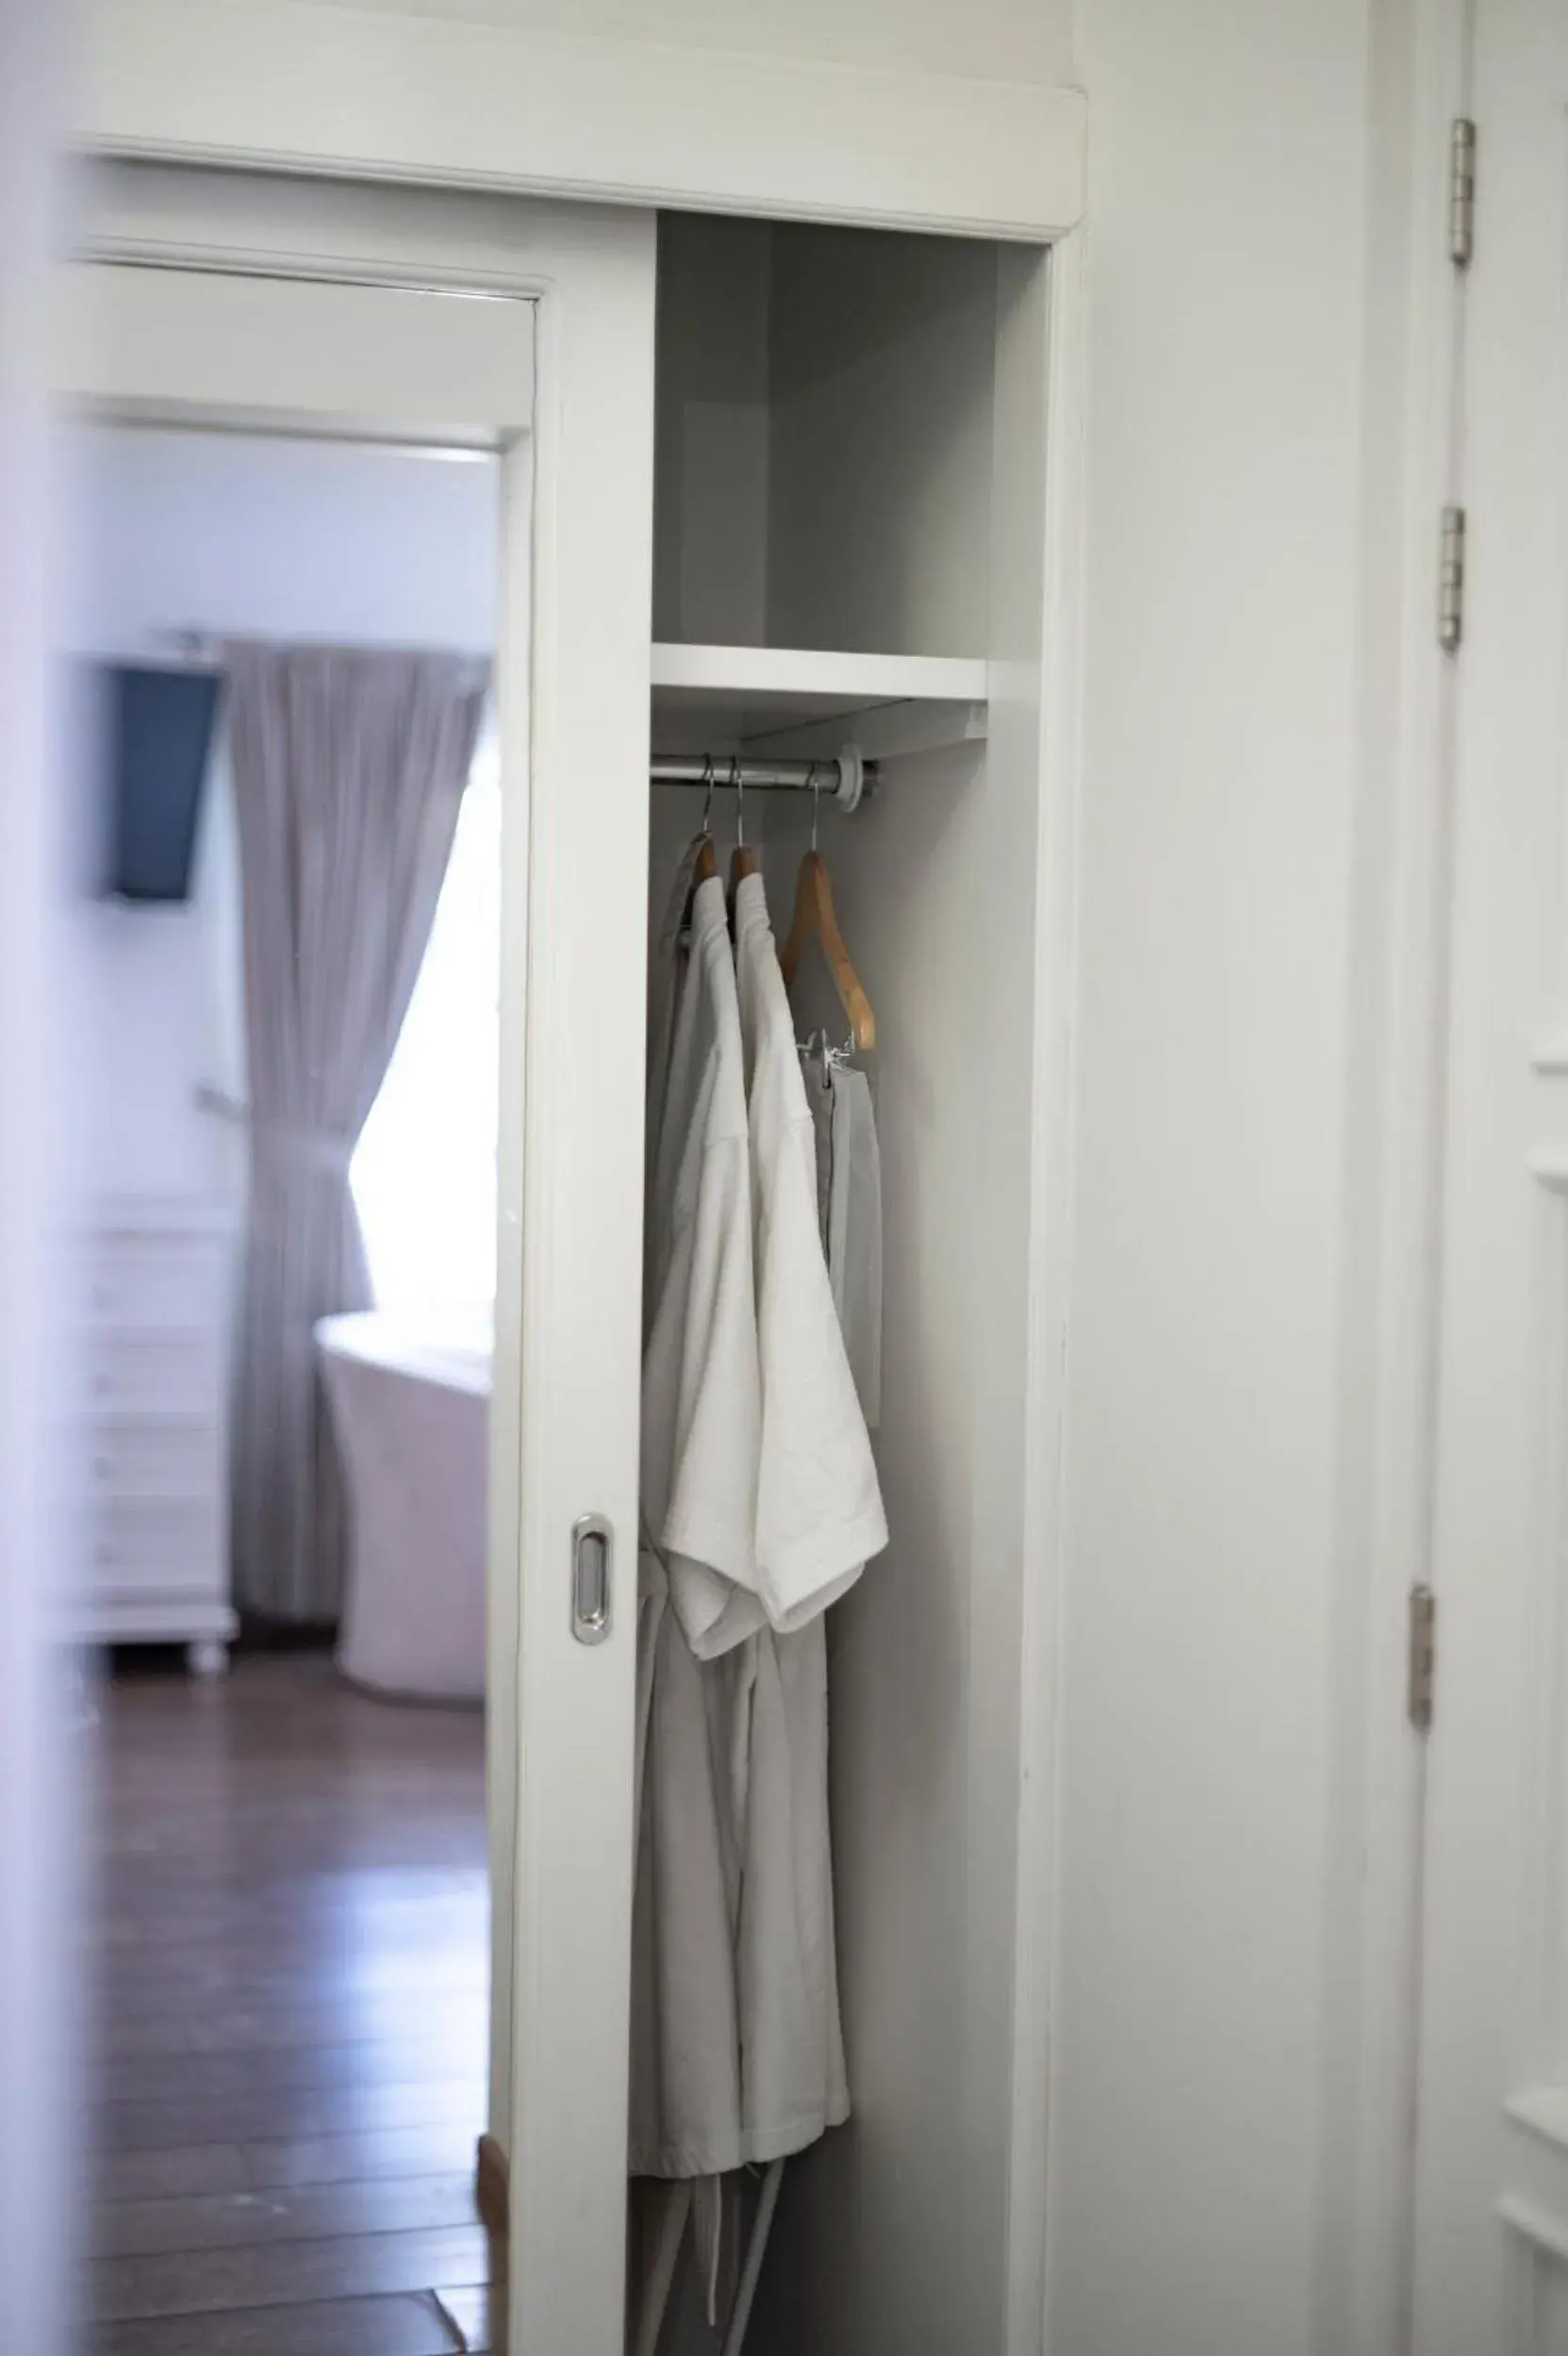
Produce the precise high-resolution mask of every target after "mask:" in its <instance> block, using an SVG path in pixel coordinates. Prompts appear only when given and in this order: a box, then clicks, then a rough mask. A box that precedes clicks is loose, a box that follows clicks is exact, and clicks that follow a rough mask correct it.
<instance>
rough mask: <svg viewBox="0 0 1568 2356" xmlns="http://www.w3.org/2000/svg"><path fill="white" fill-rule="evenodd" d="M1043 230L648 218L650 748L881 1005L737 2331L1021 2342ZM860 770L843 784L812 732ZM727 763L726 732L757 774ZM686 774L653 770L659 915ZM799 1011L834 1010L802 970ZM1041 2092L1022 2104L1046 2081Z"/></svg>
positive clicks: (1034, 1441)
mask: <svg viewBox="0 0 1568 2356" xmlns="http://www.w3.org/2000/svg"><path fill="white" fill-rule="evenodd" d="M1047 269H1048V264H1047V260H1046V257H1045V255H1043V254H1041V253H1038V252H1032V251H1029V250H1018V249H1015V248H1007V249H1004V248H999V247H998V246H995V245H992V244H988V243H981V242H969V241H960V240H957V239H934V238H920V237H904V236H889V235H886V234H884V233H881V232H870V231H848V230H839V229H832V228H818V227H807V226H797V225H793V224H767V223H761V222H746V221H728V220H711V219H710V220H704V219H701V218H694V217H689V216H675V215H671V216H667V217H666V218H665V219H664V220H663V221H662V222H661V223H660V230H659V242H658V306H657V330H656V347H655V371H656V376H655V382H656V408H655V445H654V457H655V505H654V519H653V632H654V645H653V656H652V749H653V750H654V752H655V754H659V755H665V756H671V755H674V756H679V755H693V756H709V755H711V756H713V758H714V761H715V766H716V775H717V780H718V783H717V790H716V792H715V794H714V795H713V797H712V816H711V824H712V828H713V831H714V833H715V835H716V838H717V840H718V845H719V848H720V853H721V855H722V853H723V852H724V850H725V848H726V846H727V842H728V840H730V839H733V833H734V823H735V815H736V812H735V805H736V796H735V794H734V791H733V790H732V789H731V787H730V786H729V785H728V784H727V783H726V780H727V778H728V776H729V768H728V766H727V765H728V760H729V759H730V758H731V757H735V758H738V759H739V761H740V762H741V763H742V764H743V765H744V764H745V763H746V762H747V761H748V759H749V758H750V759H751V761H757V762H763V761H766V760H767V758H768V757H769V756H777V757H780V758H784V757H787V756H789V755H796V756H809V757H813V758H816V757H820V759H821V760H822V763H823V775H824V778H825V779H826V781H827V783H828V786H829V789H830V790H828V791H822V792H819V793H818V794H817V796H815V797H814V796H813V795H812V794H811V793H810V792H807V791H801V790H795V791H764V792H753V793H750V794H745V795H744V796H743V816H742V823H743V826H744V830H745V835H746V840H747V842H748V844H750V845H751V846H753V847H754V848H756V849H757V851H758V853H759V855H760V858H761V863H762V868H763V873H764V876H765V878H766V881H767V892H768V899H769V905H770V910H771V914H772V918H773V923H774V929H775V931H776V933H777V934H778V936H779V938H780V939H781V940H782V939H783V938H784V934H785V933H786V932H787V931H788V930H789V921H790V909H791V902H792V899H793V895H794V889H795V878H796V870H797V865H798V863H799V861H800V858H801V853H802V852H803V851H804V850H805V848H806V847H807V844H808V841H809V840H810V838H811V835H812V832H813V825H814V818H815V823H816V827H817V843H818V848H820V850H821V852H822V853H823V855H824V856H825V858H826V860H827V862H828V865H829V868H830V871H831V874H832V877H833V882H834V895H835V899H836V903H837V909H838V914H839V919H840V923H841V926H842V930H843V932H844V935H845V938H846V941H847V943H848V946H849V947H850V953H851V956H852V958H853V960H854V963H855V965H856V968H857V971H858V972H859V975H860V977H861V979H862V980H863V981H864V983H865V986H866V989H867V993H868V995H869V997H870V1000H871V1004H872V1007H873V1008H874V1010H875V1016H876V1027H877V1047H876V1051H875V1053H874V1055H872V1056H871V1057H869V1058H867V1059H866V1060H865V1061H866V1068H867V1070H868V1071H869V1072H870V1074H871V1077H872V1085H873V1088H874V1091H875V1095H876V1104H877V1121H878V1128H879V1133H880V1139H881V1152H882V1170H883V1222H884V1252H885V1261H884V1276H883V1368H884V1375H883V1410H882V1420H881V1430H880V1433H879V1435H878V1437H877V1440H876V1452H877V1458H878V1466H879V1472H880V1475H881V1480H882V1485H883V1496H884V1500H885V1505H886V1511H887V1518H888V1524H889V1527H890V1531H891V1539H890V1543H889V1545H888V1548H887V1551H886V1553H885V1554H884V1555H883V1556H882V1557H879V1558H878V1559H876V1560H874V1561H873V1562H871V1563H870V1564H869V1565H868V1566H867V1570H866V1572H865V1574H864V1575H863V1577H862V1579H861V1580H860V1582H859V1584H858V1585H857V1586H856V1587H855V1588H854V1589H853V1590H851V1592H850V1595H849V1596H848V1597H847V1598H846V1599H845V1600H844V1601H843V1602H842V1603H841V1604H839V1605H837V1606H834V1608H833V1609H832V1610H831V1611H830V1613H829V1618H828V1635H829V1653H830V1679H831V1684H830V1696H831V1699H830V1709H831V1734H830V1772H831V1779H832V1797H833V1818H834V1823H833V1829H834V1844H835V1866H836V1888H837V1900H836V1903H837V1921H838V1945H839V1965H840V1973H841V1982H842V1999H843V2004H844V2014H845V2035H846V2040H847V2044H848V2050H849V2061H850V2084H851V2094H852V2099H853V2102H854V2106H855V2107H854V2115H853V2117H852V2118H851V2121H850V2125H849V2126H848V2127H847V2128H844V2129H841V2130H837V2131H834V2132H832V2133H830V2134H829V2135H828V2136H827V2137H826V2138H825V2139H824V2141H823V2142H822V2143H821V2144H819V2145H818V2146H817V2147H816V2148H815V2149H814V2150H810V2151H808V2152H806V2153H805V2154H803V2155H802V2156H801V2157H800V2158H798V2159H796V2160H794V2161H792V2162H791V2163H790V2164H789V2167H788V2168H787V2170H786V2174H785V2180H784V2192H783V2196H782V2199H781V2205H780V2211H779V2216H778V2220H777V2223H776V2226H775V2228H774V2234H773V2239H772V2241H771V2244H770V2246H769V2249H768V2255H767V2265H766V2269H765V2272H764V2275H763V2279H762V2287H761V2292H760V2295H759V2298H758V2301H757V2305H756V2308H755V2310H754V2314H753V2320H752V2324H751V2336H750V2338H749V2340H748V2347H750V2348H757V2349H759V2350H760V2349H767V2350H777V2351H779V2356H784V2351H785V2350H788V2349H791V2348H812V2349H814V2350H822V2351H824V2356H828V2352H829V2351H834V2352H836V2351H843V2352H844V2356H849V2351H851V2350H870V2349H872V2348H898V2349H900V2351H905V2350H907V2351H911V2356H913V2352H914V2351H917V2350H924V2349H929V2350H932V2351H936V2350H942V2349H951V2348H959V2347H963V2348H967V2349H971V2350H974V2351H976V2352H977V2356H978V2352H979V2351H981V2350H987V2349H992V2348H1000V2347H1001V2346H1002V2344H1003V2341H1002V2331H1003V2321H1002V2309H1003V2292H1004V2283H1005V2279H1006V2265H1007V2249H1006V2241H1007V2232H1008V2205H1007V2204H1008V2188H1009V2182H1010V2174H1011V2169H1012V2165H1013V2156H1014V2155H1013V2150H1012V2132H1013V2100H1014V2083H1013V2072H1014V2018H1015V2016H1014V2002H1015V1989H1014V1980H1015V1940H1016V1936H1017V1919H1018V1898H1019V1891H1018V1873H1017V1843H1018V1837H1019V1801H1020V1760H1021V1747H1020V1746H1021V1743H1022V1741H1023V1740H1024V1739H1025V1738H1026V1730H1025V1728H1024V1727H1023V1725H1022V1723H1021V1718H1020V1701H1021V1695H1020V1678H1021V1675H1022V1664H1023V1660H1024V1658H1025V1652H1024V1618H1025V1612H1026V1605H1027V1601H1028V1594H1027V1590H1028V1586H1029V1582H1030V1578H1031V1573H1032V1567H1033V1566H1032V1562H1031V1532H1030V1508H1031V1499H1030V1480H1031V1454H1032V1447H1034V1446H1037V1445H1038V1444H1040V1441H1041V1438H1042V1434H1041V1433H1040V1432H1038V1431H1032V1428H1031V1422H1030V1417H1031V1409H1032V1404H1037V1401H1038V1390H1037V1383H1036V1374H1037V1370H1035V1369H1033V1368H1032V1345H1033V1344H1036V1343H1038V1339H1039V1336H1038V1331H1037V1330H1032V1318H1034V1317H1035V1316H1036V1315H1037V1312H1038V1302H1037V1297H1036V1293H1035V1289H1034V1286H1033V1284H1032V1271H1033V1269H1034V1267H1035V1264H1036V1262H1035V1259H1034V1253H1035V1249H1036V1245H1037V1241H1038V1239H1037V1236H1036V1233H1035V1230H1034V1227H1033V1221H1034V1218H1035V1180H1036V1176H1037V1171H1036V1161H1035V1156H1036V1136H1037V1118H1038V1108H1037V1103H1036V1086H1035V1071H1036V1046H1037V1040H1036V1025H1037V1021H1038V1020H1039V980H1038V977H1039V974H1040V965H1041V939H1040V928H1041V922H1042V917H1041V911H1040V907H1039V892H1038V885H1037V875H1038V871H1039V849H1040V831H1041V826H1042V814H1041V756H1042V746H1043V735H1042V727H1041V713H1040V698H1041V636H1042V598H1043V581H1042V577H1041V552H1042V551H1043V549H1044V547H1045V532H1044V529H1043V517H1042V499H1043V482H1044V458H1045V435H1046V422H1047V421H1046V400H1045V394H1046V387H1045V381H1044V375H1043V371H1044V367H1045V362H1046V358H1047V345H1046V337H1045V334H1044V324H1043V304H1044V298H1045V292H1046V283H1045V282H1046V272H1047ZM846 745H849V746H853V747H854V748H856V749H857V750H858V751H859V753H860V755H861V756H862V758H863V760H864V761H865V763H866V764H867V767H868V769H869V772H870V777H871V783H870V790H869V791H868V792H867V794H866V795H865V796H864V798H863V799H862V800H861V802H860V804H859V806H858V808H856V809H855V810H854V811H853V812H852V813H851V814H845V813H844V812H843V811H842V810H841V809H840V808H839V807H838V804H837V799H836V795H835V793H834V791H833V790H832V789H833V787H834V785H835V784H836V779H837V772H836V770H835V769H834V766H833V764H834V756H835V755H836V754H837V753H838V752H839V751H840V749H841V748H842V747H844V746H846ZM741 774H742V776H744V774H745V769H744V766H743V767H742V771H741ZM706 799H707V797H706V796H705V795H704V794H703V793H702V792H701V791H700V790H697V789H696V788H694V787H692V786H689V785H678V784H655V785H654V786H653V787H652V808H651V821H650V881H651V895H650V911H651V924H652V927H654V928H656V927H657V925H658V923H659V921H660V918H661V917H662V915H663V913H664V908H665V903H666V901H667V899H668V881H669V877H670V875H671V874H672V872H673V870H674V865H675V862H676V858H677V855H678V852H679V849H680V847H681V846H682V845H683V844H684V843H685V841H686V840H687V839H688V838H689V836H690V835H691V834H692V833H693V832H695V830H696V828H697V826H698V824H699V822H700V819H701V815H702V812H703V808H704V802H705V800H706ZM795 1002H796V1009H797V1014H798V1028H799V1029H800V1031H801V1036H802V1037H804V1035H805V1033H806V1031H807V1030H810V1029H814V1028H816V1027H817V1026H818V1025H825V1026H826V1027H827V1028H828V1029H829V1030H830V1031H832V1032H834V1035H837V1033H839V1032H842V1030H843V1029H844V1017H843V1014H842V1013H841V1012H840V1011H839V1010H838V1008H837V1005H836V1001H835V1000H834V996H833V992H832V990H831V987H829V986H828V985H827V982H826V976H825V972H824V971H823V970H822V969H820V967H819V964H818V967H817V970H815V971H814V970H813V966H812V963H811V961H808V962H807V964H806V965H805V966H803V967H802V970H801V977H800V980H799V983H798V986H797V991H796V998H795ZM1034 2099H1035V2100H1036V2101H1040V2100H1041V2099H1042V2097H1041V2094H1040V2090H1039V2089H1036V2090H1035V2094H1034Z"/></svg>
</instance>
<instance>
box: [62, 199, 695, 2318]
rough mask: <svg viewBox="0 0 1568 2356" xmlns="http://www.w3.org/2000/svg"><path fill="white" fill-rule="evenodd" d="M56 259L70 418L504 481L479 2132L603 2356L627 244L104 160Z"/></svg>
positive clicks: (635, 1084) (627, 1320) (620, 2090)
mask: <svg viewBox="0 0 1568 2356" xmlns="http://www.w3.org/2000/svg"><path fill="white" fill-rule="evenodd" d="M91 249H92V250H93V252H94V254H95V255H96V257H97V258H96V260H95V261H94V262H93V263H91V264H83V265H81V266H79V267H78V268H76V269H75V270H74V271H73V272H71V273H70V276H71V278H72V280H73V282H74V283H73V286H72V288H71V289H70V292H71V296H72V300H71V301H70V303H69V304H68V305H67V312H68V323H67V333H66V335H65V337H64V338H63V345H62V350H63V355H64V356H63V357H62V360H61V363H60V368H59V383H60V387H61V389H62V391H63V392H65V393H66V394H68V395H69V396H71V397H73V398H74V399H75V400H76V401H78V402H85V403H86V404H89V405H90V406H91V407H92V408H94V409H97V410H99V411H107V412H108V413H109V414H113V415H119V416H130V417H132V418H143V419H151V420H159V421H164V422H169V421H174V422H184V423H188V424H192V423H193V424H211V425H221V426H222V425H226V426H231V427H232V426H236V425H239V426H242V427H243V428H244V429H245V430H247V431H250V432H256V431H288V432H294V433H300V432H304V433H307V434H311V435H317V434H339V435H353V436H360V437H366V438H369V439H373V440H380V441H403V442H422V443H435V444H452V445H458V446H462V445H467V446H470V447H480V448H487V449H494V450H499V451H500V452H501V453H502V455H503V514H504V522H503V549H502V553H501V561H502V563H503V598H502V612H503V622H502V629H501V643H500V645H499V648H498V654H497V685H498V694H499V699H500V716H501V731H502V768H503V852H502V858H503V1014H502V1056H503V1072H502V1098H501V1121H500V1134H501V1147H500V1192H501V1232H500V1244H499V1252H498V1260H499V1275H498V1299H497V1330H496V1366H495V1407H494V1416H493V1423H492V1451H491V1453H492V1472H491V1482H492V1511H491V1528H492V1545H491V1559H490V1609H489V1666H488V1682H489V1719H490V1734H489V1741H490V1809H491V1853H492V1863H493V1877H494V1910H495V1946H494V1952H495V1964H496V1982H497V2004H496V2013H495V2019H494V2024H493V2038H494V2048H495V2053H494V2068H493V2071H492V2087H493V2093H492V2105H491V2119H490V2125H491V2129H492V2132H493V2133H494V2134H495V2136H496V2138H497V2140H498V2141H499V2142H500V2144H501V2145H502V2146H503V2148H504V2149H505V2150H506V2151H507V2154H508V2158H509V2164H510V2196H511V2216H512V2268H511V2276H512V2280H511V2293H510V2299H511V2345H512V2346H513V2347H514V2348H519V2349H524V2348H526V2349H538V2350H545V2349H548V2350H549V2351H550V2356H605V2351H607V2350H609V2349H611V2348H615V2347H618V2346H619V2339H620V2334H621V2330H622V2306H623V2258H622V2250H623V2239H624V2223H625V2138H626V2036H627V2020H626V2014H627V1975H628V1969H629V1950H630V1912H631V1870H632V1856H631V1844H632V1823H631V1814H632V1811H631V1780H632V1718H633V1708H632V1688H633V1663H634V1653H635V1553H636V1449H637V1413H638V1387H639V1359H640V1297H639V1288H640V1278H641V1234H642V1151H641V1132H642V1096H643V1020H644V1017H643V993H644V986H645V961H646V915H647V912H646V892H647V848H646V844H647V824H648V816H647V814H648V766H647V760H648V667H649V639H650V618H649V601H650V584H651V570H652V568H651V556H650V544H651V536H652V318H653V265H654V245H653V222H652V215H649V214H637V213H631V212H621V213H612V212H608V211H599V212H590V211H586V210H582V211H579V210H575V209H573V208H570V207H567V206H553V205H548V204H536V205H529V204H524V203H518V202H512V201H507V200H501V199H489V198H482V197H468V196H444V197H441V196H425V195H421V194H418V193H415V192H411V191H393V190H374V189H355V188H331V187H326V186H309V185H306V184H304V183H292V184H290V183H282V182H276V183H268V182H247V181H245V180H243V179H240V178H239V177H238V176H237V175H222V174H218V175H207V174H204V173H189V172H179V171H166V170H159V169H144V168H136V167H126V168H117V169H116V170H115V171H113V172H112V173H108V174H107V175H106V176H105V178H104V179H103V180H102V181H101V183H99V184H98V186H97V189H96V191H95V206H94V216H93V219H92V222H91ZM175 265H177V267H176V266H175ZM191 619H196V620H199V619H200V617H188V616H171V617H170V620H171V622H172V623H176V624H177V623H180V622H185V621H189V620H191ZM590 1517H599V1523H598V1524H597V1526H601V1527H602V1529H603V1530H604V1531H605V1532H606V1533H607V1534H608V1537H609V1540H610V1557H609V1559H608V1560H606V1559H605V1557H604V1556H603V1555H602V1553H599V1552H595V1551H593V1550H592V1549H591V1548H590V1550H589V1552H588V1555H587V1557H586V1559H585V1561H584V1564H583V1566H582V1567H583V1573H584V1576H583V1580H582V1581H581V1582H580V1583H579V1586H578V1589H577V1590H576V1592H575V1595H574V1585H573V1569H574V1562H573V1554H574V1550H573V1532H574V1529H575V1528H577V1527H578V1525H580V1524H583V1523H584V1522H585V1521H586V1520H588V1519H589V1518H590ZM589 1588H591V1589H592V1590H593V1591H592V1592H589V1591H587V1590H588V1589H589ZM574 1606H576V1608H574ZM601 1606H604V1607H605V1616H606V1620H607V1624H604V1625H601V1624H597V1623H596V1621H595V1614H596V1612H597V1611H598V1610H599V1607H601ZM584 1639H593V1640H584Z"/></svg>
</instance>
